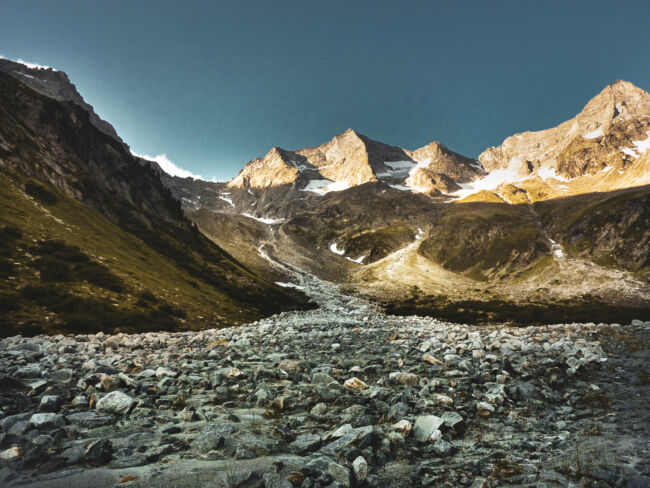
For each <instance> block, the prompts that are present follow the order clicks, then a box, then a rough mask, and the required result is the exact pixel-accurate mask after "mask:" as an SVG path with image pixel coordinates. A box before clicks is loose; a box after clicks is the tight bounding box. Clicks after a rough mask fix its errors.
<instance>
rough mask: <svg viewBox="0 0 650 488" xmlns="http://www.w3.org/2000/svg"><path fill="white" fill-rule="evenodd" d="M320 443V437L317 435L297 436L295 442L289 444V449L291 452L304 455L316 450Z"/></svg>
mask: <svg viewBox="0 0 650 488" xmlns="http://www.w3.org/2000/svg"><path fill="white" fill-rule="evenodd" d="M321 442H322V439H321V436H320V435H318V434H302V435H299V436H298V437H297V438H296V440H295V441H293V442H292V443H291V444H289V447H290V448H291V450H292V451H293V452H296V453H298V454H304V453H307V452H312V451H315V450H316V449H318V448H319V447H320V445H321Z"/></svg>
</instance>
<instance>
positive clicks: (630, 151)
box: [621, 130, 650, 158]
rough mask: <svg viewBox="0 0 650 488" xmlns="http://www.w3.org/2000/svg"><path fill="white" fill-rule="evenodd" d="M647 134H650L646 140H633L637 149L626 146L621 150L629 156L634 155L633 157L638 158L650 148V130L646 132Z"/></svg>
mask: <svg viewBox="0 0 650 488" xmlns="http://www.w3.org/2000/svg"><path fill="white" fill-rule="evenodd" d="M646 135H647V136H648V138H647V139H645V140H642V141H632V144H634V145H635V146H636V149H634V148H631V147H624V148H622V149H621V151H622V152H624V153H625V154H627V155H628V156H632V157H633V158H638V157H639V156H641V155H642V154H644V153H645V152H646V151H647V150H648V149H650V130H649V131H647V132H646Z"/></svg>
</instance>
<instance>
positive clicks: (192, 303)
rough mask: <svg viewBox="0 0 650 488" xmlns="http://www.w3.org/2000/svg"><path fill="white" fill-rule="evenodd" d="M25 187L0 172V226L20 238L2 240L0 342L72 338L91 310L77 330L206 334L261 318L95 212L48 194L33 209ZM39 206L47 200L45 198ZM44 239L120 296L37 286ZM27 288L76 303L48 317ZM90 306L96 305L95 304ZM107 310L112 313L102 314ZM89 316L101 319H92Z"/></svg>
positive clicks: (95, 289)
mask: <svg viewBox="0 0 650 488" xmlns="http://www.w3.org/2000/svg"><path fill="white" fill-rule="evenodd" d="M26 182H27V180H25V179H18V178H17V177H10V176H8V175H7V174H5V173H2V172H0V208H2V209H3V210H2V213H0V227H5V226H10V227H12V228H16V229H18V230H19V231H20V233H21V234H22V236H21V237H19V238H14V239H9V238H4V239H3V240H4V243H5V250H4V254H5V261H4V262H5V263H6V262H7V260H10V261H12V262H13V265H9V269H8V271H9V272H8V273H6V276H5V277H4V278H6V279H2V280H0V324H1V325H2V330H0V335H9V334H13V333H23V334H30V333H36V332H40V331H43V332H48V333H55V332H66V331H70V330H72V329H74V327H78V326H79V324H78V319H79V317H83V311H84V310H87V311H89V313H88V314H87V317H86V319H87V325H86V327H84V328H83V331H88V332H93V331H96V330H101V329H103V330H106V329H108V330H111V329H113V328H119V329H122V330H129V331H134V330H138V331H141V330H155V329H160V328H166V329H177V328H204V327H214V326H220V325H226V324H231V323H237V322H240V323H241V322H246V321H250V320H255V319H257V318H259V317H260V316H261V314H260V312H259V311H256V310H252V309H250V308H247V307H242V306H241V304H240V302H239V301H238V300H236V299H234V298H232V297H229V296H228V295H227V294H225V293H223V292H222V291H220V290H219V289H217V288H216V287H214V286H210V285H208V284H206V283H204V282H203V281H200V280H198V279H197V278H195V277H193V276H192V275H190V274H189V273H188V271H186V270H185V269H183V268H182V267H180V266H178V265H176V264H175V263H174V262H173V261H172V260H170V259H169V258H167V257H165V256H164V255H162V254H160V253H158V252H156V251H154V250H152V249H151V247H149V246H148V245H146V244H145V243H144V242H143V241H142V240H140V239H138V238H137V237H135V236H134V235H133V234H131V233H128V232H126V231H124V230H122V229H121V228H120V227H118V226H116V225H115V224H113V223H111V222H110V221H109V220H108V219H106V218H105V217H104V216H102V215H101V214H100V213H99V212H97V211H95V210H93V209H91V208H89V207H87V206H86V205H84V204H82V203H80V202H78V201H76V200H74V199H72V198H70V197H68V196H66V195H65V194H63V193H62V192H59V191H57V190H55V189H54V188H53V187H49V188H47V190H46V191H49V192H51V193H52V194H54V195H55V199H56V203H49V204H48V203H39V202H38V201H37V200H36V199H34V198H32V197H30V196H28V195H27V194H26V193H25V192H24V191H23V188H24V185H25V183H26ZM32 193H33V192H32ZM39 199H40V200H41V202H45V201H47V198H39ZM46 239H56V240H61V241H64V242H65V243H66V244H67V245H69V246H77V247H78V248H79V249H80V251H81V252H82V253H84V254H86V255H87V256H88V257H89V258H90V259H91V261H92V262H96V263H100V262H101V263H103V264H105V265H106V267H108V269H109V270H110V272H112V274H113V275H115V276H116V277H117V278H118V280H119V281H121V282H122V283H123V286H122V287H121V288H122V290H121V291H112V290H109V289H106V288H105V287H102V286H97V285H93V284H89V283H87V282H84V281H81V280H78V279H73V280H71V281H56V280H55V281H49V282H45V281H43V280H42V279H40V278H39V277H38V274H37V272H36V266H35V263H34V260H35V259H36V258H37V256H36V255H35V254H34V252H35V247H36V244H37V243H38V241H41V240H46ZM9 277H12V278H13V279H11V278H9ZM26 286H32V287H34V286H35V287H39V286H41V288H47V289H49V290H51V291H52V293H55V292H56V293H60V294H63V295H65V296H72V297H77V298H80V299H81V300H82V301H81V302H80V301H77V302H74V300H73V301H72V302H71V305H70V310H59V312H58V313H55V314H52V313H51V312H52V307H47V306H46V307H45V308H44V307H42V306H39V305H38V303H45V302H47V300H42V299H40V300H39V299H35V298H34V296H25V287H26ZM57 290H58V291H57ZM152 296H153V297H155V298H153V297H152ZM143 297H144V298H143ZM95 299H97V300H98V301H99V302H102V304H99V303H95V302H93V300H95ZM83 300H91V302H87V303H85V302H83ZM73 302H74V303H73ZM106 304H110V307H108V308H106V306H105V305H106ZM16 305H17V306H16ZM54 308H56V307H54ZM73 309H74V310H73ZM72 315H74V317H72ZM93 315H99V316H100V317H94V318H95V319H97V320H93ZM106 316H108V318H106V319H105V317H106ZM183 316H184V317H185V319H183ZM45 317H49V319H46V318H45ZM72 318H74V320H72ZM110 318H112V319H113V320H114V321H115V323H113V324H112V327H111V326H109V327H106V325H108V323H111V322H112V321H111V320H109V319H110ZM100 319H101V320H100ZM72 322H74V323H75V326H74V327H73V326H72Z"/></svg>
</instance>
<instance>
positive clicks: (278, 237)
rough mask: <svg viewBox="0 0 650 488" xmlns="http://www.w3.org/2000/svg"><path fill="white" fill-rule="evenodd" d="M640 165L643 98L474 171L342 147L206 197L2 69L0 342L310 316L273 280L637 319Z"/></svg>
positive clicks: (644, 205) (623, 92)
mask: <svg viewBox="0 0 650 488" xmlns="http://www.w3.org/2000/svg"><path fill="white" fill-rule="evenodd" d="M648 149H650V95H649V94H648V93H647V92H645V91H644V90H642V89H640V88H638V87H636V86H634V85H633V84H631V83H628V82H624V81H617V82H615V83H613V84H611V85H608V86H607V87H605V88H604V89H603V90H602V92H601V93H599V94H598V95H596V96H595V97H594V98H592V99H591V100H590V101H589V102H588V103H587V105H586V106H585V108H584V109H583V110H582V111H581V112H580V113H579V114H577V115H576V116H575V117H574V118H572V119H571V120H568V121H566V122H564V123H562V124H560V125H559V126H557V127H554V128H550V129H547V130H542V131H536V132H524V133H521V134H516V135H513V136H511V137H509V138H507V139H506V140H505V141H504V142H503V143H502V144H501V145H500V146H498V147H491V148H488V149H486V150H485V151H484V152H483V153H482V154H480V155H479V156H478V158H477V159H473V158H471V157H467V156H464V155H461V154H459V153H457V152H454V151H453V150H452V149H449V148H448V147H446V146H445V145H444V144H443V143H442V142H431V143H430V144H427V145H426V146H424V147H422V148H419V149H415V150H409V149H404V148H400V147H396V146H391V145H387V144H384V143H381V142H379V141H375V140H373V139H371V138H369V137H367V136H365V135H362V134H360V133H358V132H357V131H355V130H353V129H348V130H346V131H345V132H343V133H341V134H338V135H336V136H335V137H333V138H332V139H331V140H330V141H328V142H326V143H324V144H322V145H320V146H317V147H309V148H302V149H296V150H286V149H283V148H279V147H274V148H272V149H271V150H270V151H269V152H268V153H267V154H266V155H265V156H264V157H260V158H257V159H255V160H253V161H251V162H249V163H248V164H246V165H245V166H244V167H243V169H242V170H241V172H240V173H239V174H238V175H237V176H236V177H234V178H232V179H231V180H230V181H228V182H220V183H215V182H207V181H202V180H198V179H193V178H179V177H174V176H170V175H168V174H166V173H165V172H164V171H163V170H162V169H161V168H160V167H159V166H158V165H157V163H155V162H153V161H149V160H147V159H143V158H140V157H137V156H134V155H133V154H132V153H131V152H130V151H129V148H128V146H127V145H126V144H125V143H124V142H123V141H122V140H121V139H120V138H119V136H118V135H117V133H116V131H115V129H114V128H113V127H112V126H111V125H110V124H109V123H107V122H105V121H103V120H102V119H101V118H100V117H99V116H98V115H97V114H95V112H94V110H93V109H92V107H90V105H88V104H87V103H86V102H84V101H83V98H82V97H81V95H79V93H78V92H77V90H76V88H75V87H74V85H73V84H72V83H71V82H70V80H69V79H68V77H67V76H66V75H65V73H63V72H60V71H54V70H51V69H47V70H46V69H38V68H30V67H28V66H25V65H23V64H20V63H15V62H12V61H9V60H4V59H0V177H1V178H2V179H3V184H2V185H1V186H2V188H3V189H2V191H1V192H0V197H1V198H2V199H3V208H5V209H7V210H5V211H3V215H2V216H0V223H1V224H2V225H3V227H2V228H1V229H2V232H3V233H4V234H5V235H6V237H5V239H3V244H2V263H0V265H1V266H0V267H1V268H2V277H3V284H2V289H1V293H2V296H1V297H0V309H1V310H2V311H3V313H2V317H4V322H5V323H4V324H3V327H5V330H9V329H11V331H14V332H15V331H16V329H19V330H33V331H34V332H38V331H42V330H46V331H65V330H73V329H84V327H90V328H93V327H94V328H96V329H105V328H106V327H107V324H108V322H109V320H108V319H106V320H105V321H103V322H102V321H101V320H99V321H97V320H93V318H92V317H89V315H92V314H88V313H85V312H84V310H88V309H89V307H90V309H91V310H100V311H103V312H101V313H99V314H95V315H100V316H101V315H102V314H106V313H108V312H106V310H109V311H110V312H111V313H113V314H116V313H117V312H118V311H119V313H120V314H121V315H120V317H122V318H121V319H120V322H121V323H123V324H124V325H123V328H124V329H125V330H131V329H138V330H140V329H141V328H142V327H146V326H145V325H142V324H145V323H148V324H150V327H151V328H156V327H160V326H162V325H164V327H166V328H172V329H174V328H191V327H196V328H202V327H207V326H212V325H215V324H216V325H221V324H224V325H225V324H228V323H242V322H243V321H250V320H255V319H256V318H258V317H261V316H264V315H268V314H272V313H276V312H278V311H280V310H287V309H291V308H304V307H309V306H310V305H309V303H308V302H307V298H306V297H305V296H304V295H302V294H301V293H300V290H299V288H300V287H299V286H296V285H293V286H292V284H291V283H289V281H290V279H289V274H288V273H287V268H286V267H287V266H290V267H296V268H300V269H302V270H304V271H306V272H309V273H313V274H315V275H317V276H319V277H321V278H323V279H327V280H330V281H333V282H335V283H337V284H339V285H340V287H342V289H344V290H346V291H348V292H350V293H352V294H356V295H359V296H363V297H364V298H368V299H371V300H372V301H375V302H377V303H381V304H382V305H383V306H384V307H385V308H386V309H387V310H389V311H393V312H396V313H397V312H399V313H402V314H403V313H417V314H427V315H433V316H440V317H443V318H450V319H454V320H461V321H462V320H464V321H468V322H481V323H490V322H494V321H513V322H522V323H532V322H539V321H545V322H549V321H554V320H555V321H560V320H562V321H567V320H576V321H578V320H580V321H585V320H597V317H603V316H604V315H606V314H611V316H612V317H619V320H623V319H622V318H620V317H623V316H624V315H625V314H626V313H629V314H630V316H634V318H637V317H638V315H639V313H641V314H643V313H646V314H647V311H648V309H649V304H650V285H649V279H650V260H649V256H650V230H649V229H650V210H649V209H650V205H649V203H650V202H649V199H650V186H649V185H650V151H649V150H648ZM85 268H92V269H95V270H99V269H101V270H102V271H98V273H99V274H100V275H105V277H106V281H107V283H109V285H110V286H109V285H106V283H104V284H102V283H93V279H94V278H93V277H92V276H94V275H93V272H92V271H88V270H86V271H84V269H85ZM89 277H90V279H89ZM95 281H97V280H95ZM100 281H101V280H100ZM53 284H55V285H56V286H53ZM111 284H112V285H111ZM111 286H112V288H113V289H111ZM45 288H47V289H49V290H52V289H55V290H57V291H56V293H54V295H56V297H52V296H50V295H52V292H47V290H45ZM61 302H63V303H66V305H65V307H63V308H62V307H61V305H60V303H61ZM89 304H90V305H89ZM93 307H94V308H93ZM43 315H45V316H46V317H49V318H48V319H47V321H45V322H44V321H43V320H41V319H40V317H42V316H43ZM109 315H110V314H109ZM143 317H144V319H143ZM170 317H171V318H170ZM16 318H18V319H16ZM113 322H115V320H114V319H113ZM138 324H140V325H138ZM160 324H162V325H160Z"/></svg>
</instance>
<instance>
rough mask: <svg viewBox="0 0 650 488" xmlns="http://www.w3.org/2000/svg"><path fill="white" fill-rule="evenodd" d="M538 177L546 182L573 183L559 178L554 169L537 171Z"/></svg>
mask: <svg viewBox="0 0 650 488" xmlns="http://www.w3.org/2000/svg"><path fill="white" fill-rule="evenodd" d="M537 176H539V177H540V178H541V179H542V180H544V181H546V180H548V179H553V180H557V181H571V180H569V179H567V178H564V177H562V176H559V175H558V174H557V173H556V172H555V170H554V169H552V168H540V169H538V170H537Z"/></svg>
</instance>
